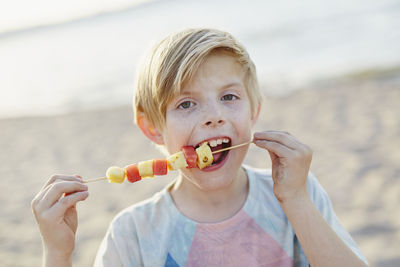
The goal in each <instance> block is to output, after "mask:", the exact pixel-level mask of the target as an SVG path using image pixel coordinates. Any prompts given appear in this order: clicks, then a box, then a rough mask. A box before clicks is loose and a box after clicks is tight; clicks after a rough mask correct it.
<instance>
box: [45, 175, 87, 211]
mask: <svg viewBox="0 0 400 267" xmlns="http://www.w3.org/2000/svg"><path fill="white" fill-rule="evenodd" d="M87 190H88V186H87V185H85V184H82V183H81V182H75V181H62V182H56V183H53V184H51V185H49V189H48V190H47V192H46V194H45V195H44V196H43V198H42V200H41V202H40V205H39V207H38V208H39V209H49V208H50V207H51V206H53V205H54V203H56V202H57V201H58V200H59V199H60V198H61V196H62V195H63V194H64V193H71V192H81V191H87Z"/></svg>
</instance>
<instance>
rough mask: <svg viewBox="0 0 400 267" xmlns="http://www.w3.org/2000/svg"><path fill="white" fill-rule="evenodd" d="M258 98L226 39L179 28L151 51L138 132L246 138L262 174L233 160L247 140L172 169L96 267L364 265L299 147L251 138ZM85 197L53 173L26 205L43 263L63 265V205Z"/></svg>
mask: <svg viewBox="0 0 400 267" xmlns="http://www.w3.org/2000/svg"><path fill="white" fill-rule="evenodd" d="M260 105H261V96H260V92H259V89H258V84H257V79H256V72H255V67H254V64H253V62H252V61H251V59H250V58H249V56H248V54H247V52H246V50H245V49H244V48H243V47H242V46H241V45H240V44H239V43H238V42H237V41H236V40H235V39H234V38H233V37H232V36H231V35H230V34H228V33H226V32H221V31H218V30H210V29H194V30H186V31H182V32H180V33H177V34H173V35H171V36H169V37H167V38H166V39H164V40H163V41H162V42H161V43H160V44H159V45H158V46H156V47H155V49H154V50H153V52H152V54H151V55H150V57H149V58H148V59H147V61H146V62H145V64H144V65H143V68H142V70H141V72H140V73H139V76H138V84H137V90H136V96H135V107H136V123H137V125H138V126H139V128H140V129H141V130H142V132H143V133H144V134H145V135H146V136H147V137H148V138H149V139H150V140H152V141H153V142H154V143H156V144H158V145H160V146H162V147H163V149H165V150H166V151H167V152H169V153H175V152H177V151H179V150H180V149H181V148H182V147H183V146H186V145H190V146H198V145H200V144H201V143H203V142H205V141H207V142H208V143H209V144H210V146H211V148H212V149H213V150H216V148H218V145H220V146H221V145H223V146H234V145H237V144H241V143H244V142H247V141H250V140H253V143H254V144H255V145H257V146H258V147H260V148H262V149H266V150H267V151H268V152H269V154H270V157H271V160H272V172H268V171H265V170H256V169H253V168H251V167H248V166H242V162H243V159H244V157H245V154H246V152H247V149H248V146H245V147H241V148H236V149H232V150H229V151H228V152H221V153H218V154H215V155H214V156H215V157H214V161H213V164H212V165H211V166H209V167H206V168H204V169H202V170H200V169H194V168H192V169H181V170H180V174H179V176H178V177H177V179H176V180H175V181H174V182H173V183H172V184H170V185H169V186H167V187H166V188H165V189H164V190H162V191H161V192H159V193H157V194H156V195H155V196H153V197H152V198H150V199H149V200H146V201H143V202H141V203H138V204H136V205H134V206H132V207H130V208H128V209H126V210H124V211H122V212H121V213H120V214H119V215H118V216H117V217H116V218H115V219H114V220H113V222H112V223H111V225H110V227H109V230H108V232H107V234H106V237H105V238H104V240H103V242H102V244H101V246H100V249H99V251H98V254H97V257H96V260H95V266H185V265H186V266H246V265H248V266H293V265H294V266H308V264H311V265H312V266H365V264H366V260H365V258H364V257H363V256H362V254H361V252H360V251H359V249H358V248H357V245H356V244H355V243H354V241H353V240H352V239H351V237H350V236H349V234H348V233H347V232H346V231H345V230H344V229H343V227H342V226H341V225H340V223H339V222H338V220H337V218H336V216H335V214H334V212H333V210H332V207H331V204H330V201H329V198H328V196H327V195H326V193H325V191H324V190H323V189H322V188H321V186H320V185H319V184H318V182H317V180H316V179H315V178H314V177H313V176H312V175H309V167H310V164H311V158H312V151H311V150H310V148H309V147H308V146H306V145H304V144H302V143H301V142H299V141H298V140H297V139H296V138H295V137H293V136H292V135H290V134H289V133H285V132H281V131H265V132H257V133H255V134H254V135H252V134H251V129H252V126H253V125H254V124H255V122H256V121H257V118H258V116H259V111H260ZM70 192H75V193H73V194H71V195H68V196H67V197H64V198H62V197H61V196H62V195H63V193H70ZM86 197H87V186H86V185H83V184H82V183H81V180H80V178H79V177H76V176H53V177H52V178H51V179H50V180H49V182H48V183H47V184H46V185H45V187H44V188H43V190H42V191H41V192H40V193H39V194H38V195H37V196H36V198H35V199H34V200H33V201H32V208H33V211H34V214H35V216H36V219H37V222H38V225H39V228H40V230H41V233H42V238H43V243H44V260H45V262H46V264H48V265H51V264H52V263H57V266H61V263H63V264H65V265H66V266H68V265H70V264H71V255H72V251H73V246H74V238H75V237H74V236H75V231H76V227H77V219H76V211H75V208H74V205H75V203H77V202H78V201H81V200H84V199H85V198H86Z"/></svg>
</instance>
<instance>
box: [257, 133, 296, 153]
mask: <svg viewBox="0 0 400 267" xmlns="http://www.w3.org/2000/svg"><path fill="white" fill-rule="evenodd" d="M260 139H261V140H267V141H274V142H277V143H280V144H282V145H285V146H287V147H288V148H290V149H298V148H299V147H300V144H301V143H300V142H299V141H298V140H297V139H296V138H295V137H294V136H292V135H291V134H289V133H287V132H282V131H265V132H257V133H255V134H254V140H260Z"/></svg>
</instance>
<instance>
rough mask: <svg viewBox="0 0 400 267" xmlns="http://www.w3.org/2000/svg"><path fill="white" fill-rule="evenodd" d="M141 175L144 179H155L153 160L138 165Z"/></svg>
mask: <svg viewBox="0 0 400 267" xmlns="http://www.w3.org/2000/svg"><path fill="white" fill-rule="evenodd" d="M138 169H139V174H140V176H142V178H154V174H153V160H146V161H142V162H139V163H138Z"/></svg>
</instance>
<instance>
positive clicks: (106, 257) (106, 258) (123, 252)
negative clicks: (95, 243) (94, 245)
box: [93, 216, 142, 267]
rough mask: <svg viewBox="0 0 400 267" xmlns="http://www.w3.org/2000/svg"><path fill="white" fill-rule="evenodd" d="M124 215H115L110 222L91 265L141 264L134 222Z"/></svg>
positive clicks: (106, 266)
mask: <svg viewBox="0 0 400 267" xmlns="http://www.w3.org/2000/svg"><path fill="white" fill-rule="evenodd" d="M124 217H126V216H120V217H117V218H116V219H114V221H113V222H112V223H111V224H110V227H109V229H108V230H107V233H106V235H105V237H104V239H103V241H102V242H101V244H100V247H99V249H98V251H97V255H96V259H95V261H94V265H93V266H95V267H111V266H112V267H114V266H115V267H119V266H142V264H141V258H140V253H139V251H140V247H139V244H138V239H137V236H136V231H135V228H134V227H133V226H134V223H133V222H132V221H131V220H127V218H124Z"/></svg>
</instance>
